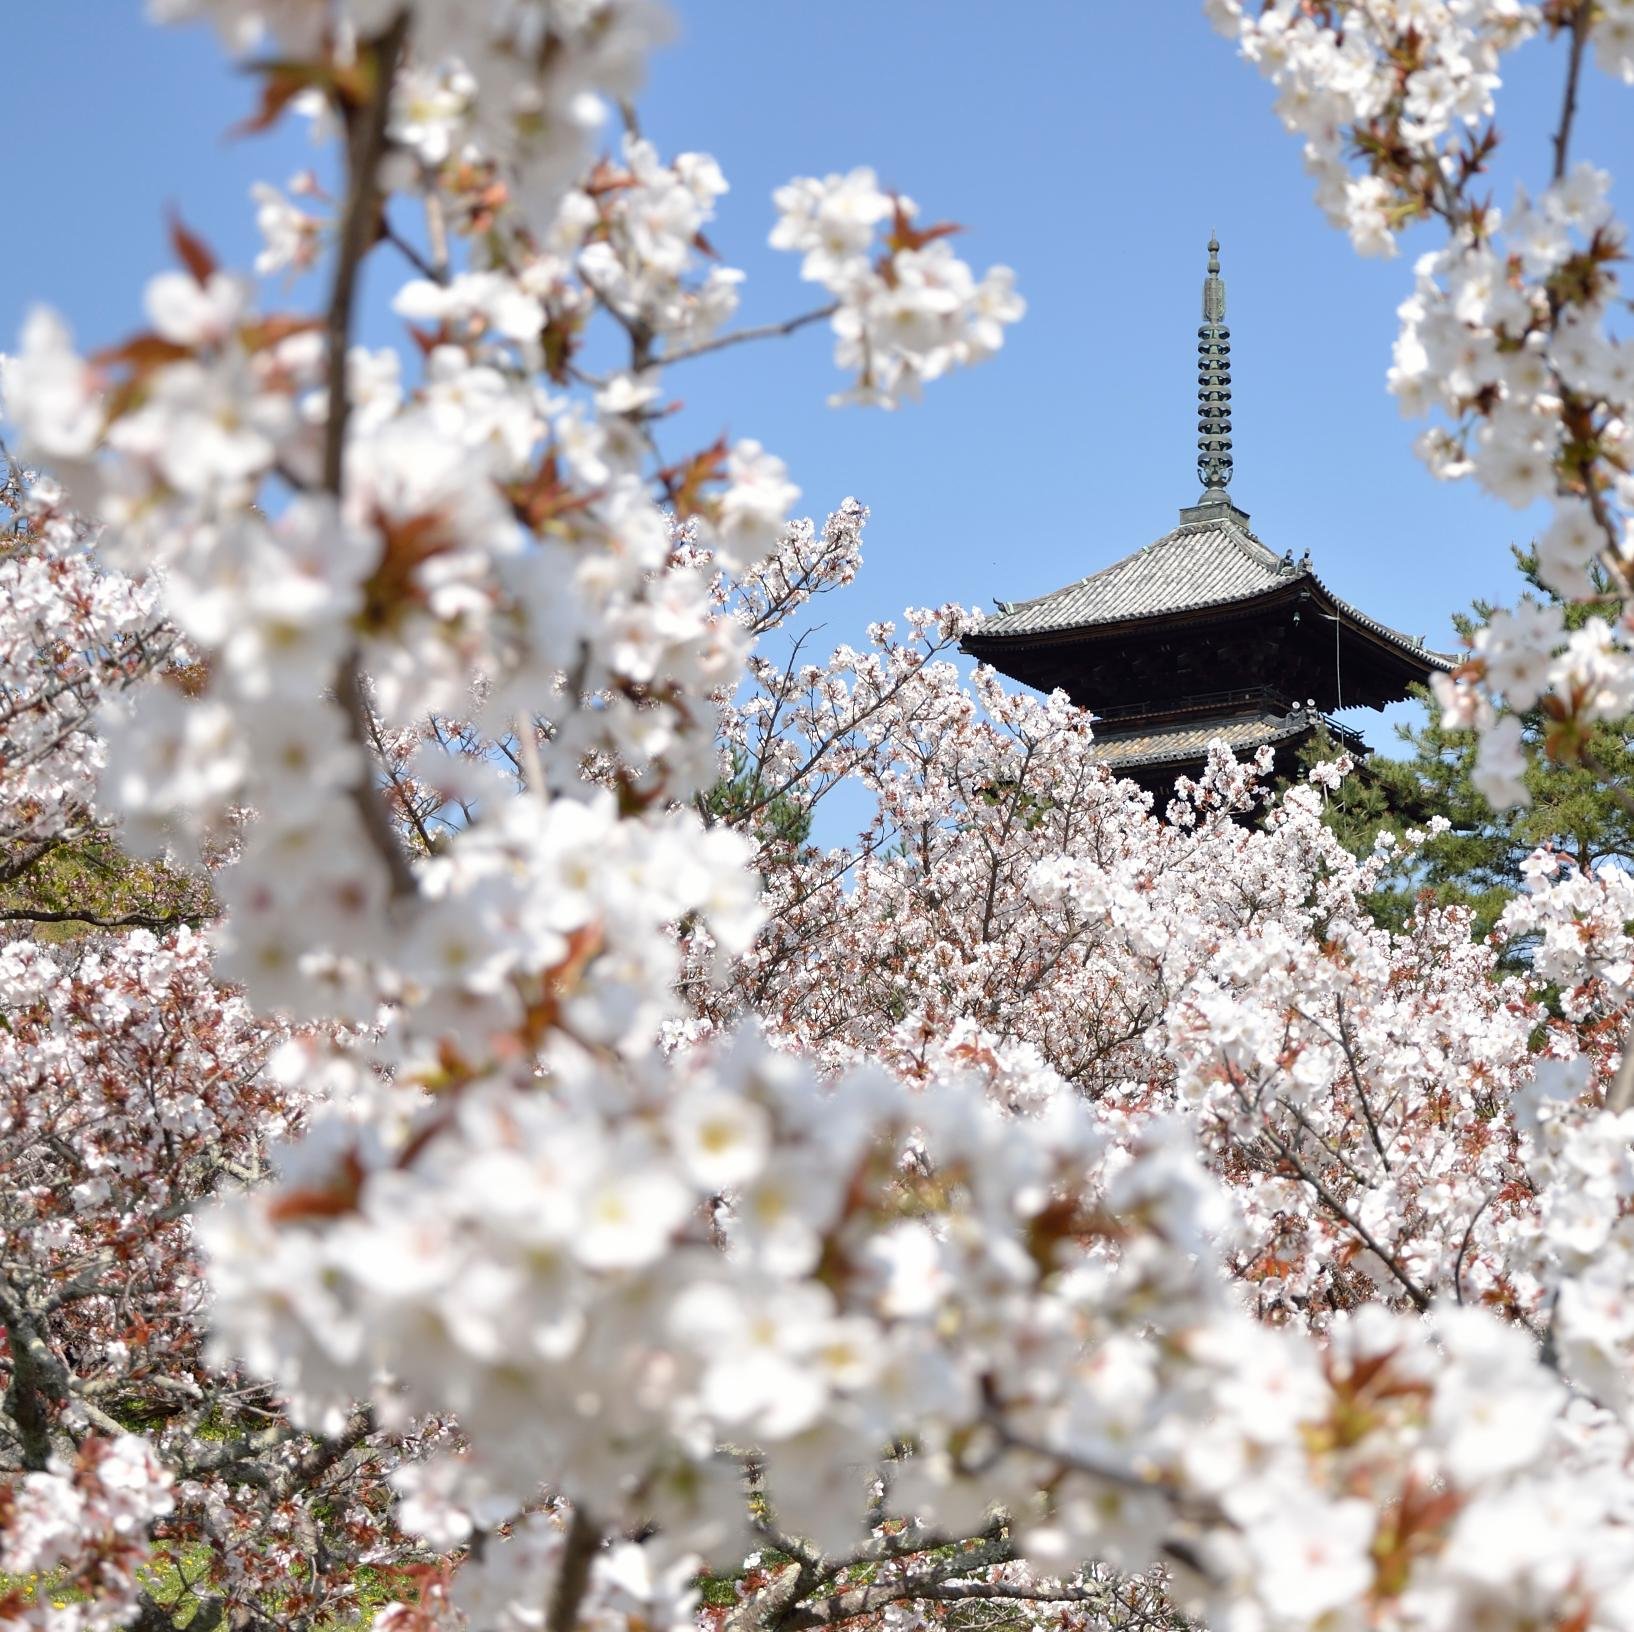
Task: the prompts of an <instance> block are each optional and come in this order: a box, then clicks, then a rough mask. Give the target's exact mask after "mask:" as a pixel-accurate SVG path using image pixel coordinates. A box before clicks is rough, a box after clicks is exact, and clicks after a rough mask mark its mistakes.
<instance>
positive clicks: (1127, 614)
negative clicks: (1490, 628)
mask: <svg viewBox="0 0 1634 1632" xmlns="http://www.w3.org/2000/svg"><path fill="white" fill-rule="evenodd" d="M1301 589H1304V590H1314V591H1315V592H1316V593H1317V595H1318V597H1319V598H1320V600H1321V601H1323V602H1326V603H1327V604H1329V605H1331V606H1332V607H1333V608H1334V611H1335V613H1337V614H1338V615H1339V616H1340V617H1341V618H1342V619H1344V620H1345V621H1347V622H1350V623H1352V624H1353V625H1355V626H1356V627H1357V628H1358V629H1360V630H1364V631H1366V632H1367V634H1368V635H1370V636H1372V637H1373V639H1374V640H1376V641H1379V642H1381V643H1382V644H1383V645H1385V646H1387V647H1390V648H1393V649H1394V650H1395V651H1397V652H1398V653H1399V654H1400V655H1401V656H1402V657H1404V658H1406V659H1407V660H1408V662H1409V663H1410V664H1413V665H1415V666H1417V667H1419V668H1421V669H1422V671H1423V673H1425V674H1428V673H1429V672H1430V671H1432V670H1436V669H1440V670H1450V669H1452V668H1453V667H1454V666H1455V665H1456V663H1457V661H1458V660H1457V659H1456V658H1452V657H1448V656H1447V655H1445V654H1444V653H1441V652H1436V651H1432V650H1431V649H1430V648H1429V647H1428V646H1426V645H1425V643H1424V641H1423V639H1422V637H1419V638H1415V637H1414V636H1411V635H1405V634H1403V633H1402V632H1401V631H1400V630H1398V629H1392V628H1391V627H1390V626H1389V625H1388V624H1384V623H1380V622H1379V621H1378V620H1377V619H1376V618H1370V617H1368V616H1367V614H1366V613H1365V612H1362V611H1360V610H1358V609H1357V608H1356V607H1354V606H1352V605H1350V603H1349V602H1347V601H1344V600H1341V599H1340V598H1339V597H1338V596H1337V595H1335V594H1334V593H1333V592H1332V591H1331V590H1330V589H1328V587H1327V586H1326V585H1325V584H1324V583H1323V582H1322V581H1321V579H1320V578H1318V577H1317V575H1316V573H1315V572H1314V571H1312V569H1311V567H1310V564H1309V558H1308V557H1306V558H1305V559H1304V560H1301V561H1299V562H1295V560H1294V559H1293V555H1292V553H1291V552H1290V553H1289V554H1287V555H1283V556H1278V555H1275V554H1273V553H1272V551H1270V550H1268V549H1267V548H1266V547H1265V545H1264V544H1262V543H1261V542H1260V541H1259V539H1257V538H1256V537H1255V536H1254V534H1253V533H1252V532H1251V531H1249V528H1248V517H1247V515H1246V514H1245V513H1244V512H1243V511H1241V510H1238V509H1237V508H1236V506H1235V505H1232V504H1230V503H1228V502H1223V501H1216V502H1213V503H1203V504H1199V505H1194V506H1192V507H1190V508H1189V509H1186V510H1182V511H1181V522H1180V525H1179V526H1178V527H1176V528H1175V529H1174V531H1173V532H1170V533H1165V534H1164V536H1163V537H1162V538H1160V539H1157V540H1156V541H1155V542H1153V543H1151V544H1148V545H1146V546H1145V547H1144V548H1143V549H1139V550H1136V551H1135V552H1134V554H1132V555H1126V556H1124V557H1123V558H1122V560H1119V561H1114V562H1113V563H1112V565H1111V566H1109V567H1102V568H1101V569H1100V570H1099V571H1098V572H1092V573H1090V574H1089V575H1088V576H1087V577H1084V578H1080V579H1079V580H1078V581H1077V582H1076V583H1071V584H1067V585H1066V586H1065V587H1063V588H1061V589H1056V590H1052V591H1050V593H1049V594H1047V595H1039V596H1036V597H1035V598H1034V599H1032V600H1030V601H1000V602H998V608H999V610H998V612H997V614H995V615H994V616H992V617H989V618H987V619H985V620H984V621H983V623H982V625H981V627H980V628H978V629H975V630H973V631H972V632H971V634H970V636H969V637H968V639H967V641H966V643H965V645H966V649H967V650H968V651H970V652H971V653H972V654H973V655H975V656H976V657H979V658H983V659H985V660H991V661H996V663H997V666H998V667H999V668H1001V669H1002V668H1003V667H1004V664H1003V662H1002V660H999V653H1001V652H1002V651H1004V650H1005V649H1006V648H1013V647H1021V646H1027V645H1032V644H1034V643H1036V642H1039V641H1049V642H1051V643H1054V642H1056V641H1059V640H1060V639H1062V638H1071V637H1072V636H1074V635H1076V636H1078V637H1079V638H1081V639H1085V640H1099V639H1103V638H1116V637H1118V636H1120V635H1124V634H1126V633H1127V632H1128V630H1129V628H1130V626H1131V625H1139V624H1146V623H1151V622H1154V621H1156V620H1160V619H1161V620H1168V619H1176V618H1178V619H1183V620H1189V619H1191V618H1195V617H1206V616H1207V614H1208V613H1210V612H1211V611H1212V610H1214V609H1216V608H1219V609H1222V610H1226V609H1233V610H1242V611H1246V610H1248V609H1249V608H1250V607H1251V606H1252V605H1253V604H1254V603H1255V602H1257V601H1260V600H1266V601H1281V600H1284V599H1287V598H1288V592H1289V591H1290V590H1292V591H1294V592H1295V594H1297V593H1298V592H1299V590H1301Z"/></svg>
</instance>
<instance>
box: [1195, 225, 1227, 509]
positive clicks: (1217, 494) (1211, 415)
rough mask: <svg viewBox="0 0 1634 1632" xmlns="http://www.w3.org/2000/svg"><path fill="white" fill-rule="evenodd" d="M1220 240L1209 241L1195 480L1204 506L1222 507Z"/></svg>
mask: <svg viewBox="0 0 1634 1632" xmlns="http://www.w3.org/2000/svg"><path fill="white" fill-rule="evenodd" d="M1225 311H1226V292H1225V280H1224V279H1223V278H1222V277H1221V276H1220V240H1219V239H1218V238H1212V237H1211V238H1210V239H1209V241H1208V276H1207V277H1206V278H1205V279H1204V280H1203V322H1202V325H1201V327H1200V328H1199V329H1198V331H1197V479H1198V480H1199V481H1200V482H1201V483H1202V484H1203V497H1202V500H1201V501H1200V502H1201V503H1203V504H1209V503H1211V502H1216V503H1217V502H1219V501H1220V500H1222V499H1224V498H1225V497H1226V489H1227V488H1228V487H1229V486H1230V485H1231V330H1230V329H1228V328H1227V327H1226V321H1225Z"/></svg>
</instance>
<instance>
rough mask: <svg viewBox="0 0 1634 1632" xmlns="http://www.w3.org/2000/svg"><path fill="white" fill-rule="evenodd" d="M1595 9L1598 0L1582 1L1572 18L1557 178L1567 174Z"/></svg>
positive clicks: (1557, 137)
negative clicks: (1587, 43)
mask: <svg viewBox="0 0 1634 1632" xmlns="http://www.w3.org/2000/svg"><path fill="white" fill-rule="evenodd" d="M1593 11H1594V0H1578V4H1577V13H1576V15H1575V16H1574V17H1573V18H1572V48H1571V54H1570V55H1569V56H1568V57H1567V59H1566V95H1565V98H1564V100H1563V102H1562V105H1561V109H1560V127H1559V129H1557V130H1556V131H1555V134H1554V145H1555V178H1554V179H1555V180H1556V181H1559V180H1560V179H1561V178H1562V177H1563V176H1564V175H1565V174H1566V159H1567V155H1568V153H1569V151H1570V148H1571V140H1572V121H1573V120H1574V119H1576V117H1577V82H1578V78H1579V76H1580V75H1581V73H1582V69H1583V46H1584V45H1585V43H1586V42H1587V40H1588V37H1589V18H1590V16H1591V15H1592V13H1593Z"/></svg>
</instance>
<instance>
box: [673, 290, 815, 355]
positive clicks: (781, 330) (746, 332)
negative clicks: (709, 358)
mask: <svg viewBox="0 0 1634 1632" xmlns="http://www.w3.org/2000/svg"><path fill="white" fill-rule="evenodd" d="M839 309H840V303H839V301H837V300H831V301H830V302H829V303H828V305H826V306H819V307H818V308H817V309H816V310H815V311H811V312H802V313H801V314H800V315H799V316H798V317H791V318H788V319H786V320H785V321H784V322H782V323H762V324H760V325H759V326H758V327H757V328H753V329H734V330H733V331H732V333H731V334H722V335H717V336H716V337H715V338H714V339H713V340H700V341H699V342H698V344H697V345H695V346H683V347H682V348H681V349H680V350H679V351H669V352H665V354H664V355H663V356H662V357H660V358H658V359H657V361H658V363H659V364H660V365H664V364H667V363H684V362H686V361H687V360H688V359H689V358H692V357H702V356H704V355H705V354H706V353H707V352H711V351H724V350H725V349H726V348H727V347H728V346H741V345H742V344H743V343H744V342H745V341H748V340H775V339H777V338H778V337H779V336H781V335H785V334H793V333H794V332H795V330H796V329H803V328H805V327H807V325H808V324H812V323H821V322H822V320H823V319H824V318H825V317H832V316H833V315H834V314H835V313H836V312H837V311H839Z"/></svg>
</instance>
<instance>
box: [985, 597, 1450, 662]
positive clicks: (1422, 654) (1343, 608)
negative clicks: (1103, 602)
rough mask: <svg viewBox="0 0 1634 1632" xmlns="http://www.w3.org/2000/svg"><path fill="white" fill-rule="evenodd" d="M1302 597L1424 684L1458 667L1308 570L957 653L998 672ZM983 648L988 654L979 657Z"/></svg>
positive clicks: (1000, 637) (989, 640)
mask: <svg viewBox="0 0 1634 1632" xmlns="http://www.w3.org/2000/svg"><path fill="white" fill-rule="evenodd" d="M1301 596H1309V597H1311V598H1312V599H1314V600H1318V601H1320V602H1321V603H1322V604H1324V605H1325V606H1326V608H1327V609H1328V611H1329V614H1330V615H1335V616H1337V617H1339V618H1340V620H1341V621H1342V623H1344V624H1346V625H1348V627H1349V628H1350V629H1351V630H1352V631H1353V632H1354V633H1355V634H1356V635H1358V636H1360V637H1361V638H1363V639H1364V640H1366V641H1368V642H1369V643H1370V644H1372V645H1375V646H1378V647H1382V648H1383V649H1384V650H1386V651H1388V652H1389V653H1390V654H1392V656H1394V657H1396V658H1397V659H1406V660H1407V662H1408V663H1409V664H1410V665H1413V666H1416V667H1417V668H1419V669H1420V670H1421V671H1422V672H1421V678H1426V677H1428V676H1429V675H1430V674H1431V673H1433V672H1435V671H1437V670H1440V671H1442V672H1443V673H1445V672H1448V671H1450V670H1451V669H1453V668H1455V667H1456V666H1457V664H1458V661H1459V660H1458V659H1457V658H1455V657H1450V656H1448V655H1447V654H1446V653H1445V652H1437V651H1433V650H1432V649H1431V648H1430V647H1428V646H1421V645H1419V644H1418V642H1417V641H1414V640H1410V639H1409V638H1408V637H1407V636H1406V635H1404V634H1402V633H1401V632H1400V631H1399V630H1397V629H1392V628H1391V627H1390V626H1389V625H1388V624H1384V623H1380V622H1379V621H1378V620H1377V619H1375V618H1370V617H1368V616H1367V614H1366V613H1364V612H1359V611H1357V609H1356V608H1355V607H1353V606H1352V605H1351V604H1350V603H1349V602H1348V601H1342V600H1340V599H1339V597H1338V596H1337V595H1335V594H1334V593H1333V591H1332V590H1330V589H1329V588H1328V587H1327V585H1326V584H1324V583H1323V582H1322V580H1321V579H1320V578H1318V577H1317V576H1316V574H1315V573H1314V572H1311V571H1309V570H1306V571H1304V572H1300V573H1295V574H1293V575H1291V576H1290V577H1289V578H1288V579H1287V581H1286V582H1284V583H1280V584H1277V585H1274V586H1273V587H1272V588H1270V589H1268V590H1260V591H1258V592H1256V593H1253V594H1249V595H1233V596H1228V597H1226V598H1225V599H1222V600H1215V601H1206V602H1203V603H1201V604H1200V605H1195V606H1185V607H1178V608H1176V609H1174V610H1173V611H1167V612H1155V613H1147V614H1143V615H1140V616H1136V617H1128V618H1118V619H1116V620H1112V621H1107V622H1095V623H1076V624H1062V625H1059V626H1057V627H1055V628H1052V629H1024V630H1021V629H1018V630H1014V631H1011V632H1009V633H1006V632H1003V631H995V632H994V633H992V634H988V633H985V632H984V631H983V630H979V629H978V630H974V631H972V632H971V633H970V634H968V635H966V636H965V638H964V639H963V641H961V642H960V650H962V651H964V652H966V653H968V654H969V655H970V656H971V657H974V658H977V659H979V660H981V661H983V662H991V663H992V664H993V666H994V667H995V668H997V669H1000V670H1003V669H1004V663H1003V661H1002V654H1005V653H1012V652H1022V651H1026V650H1028V649H1030V648H1033V647H1041V646H1063V645H1083V644H1090V643H1093V644H1095V645H1101V644H1104V643H1108V642H1114V641H1120V640H1127V639H1128V638H1129V637H1130V636H1131V635H1133V634H1135V633H1137V632H1139V631H1141V630H1154V629H1173V628H1179V627H1183V626H1185V625H1186V624H1199V623H1210V622H1215V621H1223V620H1224V619H1230V620H1233V621H1235V620H1237V619H1240V618H1246V617H1252V616H1254V614H1256V613H1258V612H1270V611H1275V610H1277V609H1278V608H1280V607H1284V606H1288V605H1291V604H1293V603H1295V602H1297V601H1298V600H1299V599H1300V597H1301ZM984 646H986V647H987V648H989V650H987V651H984V650H983V647H984ZM1006 672H1008V671H1006Z"/></svg>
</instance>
